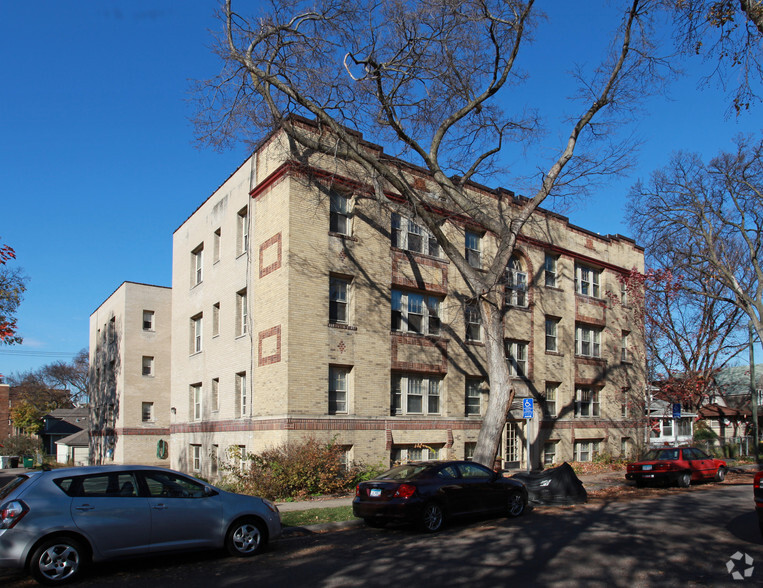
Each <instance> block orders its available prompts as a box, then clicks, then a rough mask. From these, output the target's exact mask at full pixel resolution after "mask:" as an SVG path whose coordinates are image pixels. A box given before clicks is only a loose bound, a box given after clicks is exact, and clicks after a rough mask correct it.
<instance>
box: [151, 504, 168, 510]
mask: <svg viewBox="0 0 763 588" xmlns="http://www.w3.org/2000/svg"><path fill="white" fill-rule="evenodd" d="M153 508H154V510H167V505H166V504H155V505H154V507H153Z"/></svg>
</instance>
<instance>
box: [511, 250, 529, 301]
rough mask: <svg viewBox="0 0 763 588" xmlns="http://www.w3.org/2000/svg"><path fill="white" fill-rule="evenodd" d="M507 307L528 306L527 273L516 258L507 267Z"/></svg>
mask: <svg viewBox="0 0 763 588" xmlns="http://www.w3.org/2000/svg"><path fill="white" fill-rule="evenodd" d="M506 305H507V306H519V307H525V306H527V272H526V271H524V269H523V268H522V264H521V263H520V261H519V259H518V258H516V257H512V258H511V260H510V261H509V265H508V266H507V267H506Z"/></svg>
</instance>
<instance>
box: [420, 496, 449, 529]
mask: <svg viewBox="0 0 763 588" xmlns="http://www.w3.org/2000/svg"><path fill="white" fill-rule="evenodd" d="M444 523H445V513H443V511H442V507H441V506H440V505H439V504H437V503H436V502H428V503H426V504H425V505H424V510H422V511H421V520H420V521H419V527H421V530H422V531H426V532H427V533H435V532H437V531H439V530H440V529H442V526H443V524H444Z"/></svg>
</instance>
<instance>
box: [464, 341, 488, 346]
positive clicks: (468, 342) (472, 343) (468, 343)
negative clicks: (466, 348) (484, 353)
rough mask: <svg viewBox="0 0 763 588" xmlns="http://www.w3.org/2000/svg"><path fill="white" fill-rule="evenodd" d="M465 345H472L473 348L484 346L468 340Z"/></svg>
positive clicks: (478, 342)
mask: <svg viewBox="0 0 763 588" xmlns="http://www.w3.org/2000/svg"><path fill="white" fill-rule="evenodd" d="M466 344H467V345H474V346H475V347H484V346H485V344H484V343H483V342H482V341H470V340H467V341H466Z"/></svg>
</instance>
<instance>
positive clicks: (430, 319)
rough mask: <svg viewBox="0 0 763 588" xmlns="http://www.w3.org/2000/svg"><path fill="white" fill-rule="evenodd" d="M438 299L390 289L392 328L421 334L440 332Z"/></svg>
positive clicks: (437, 333)
mask: <svg viewBox="0 0 763 588" xmlns="http://www.w3.org/2000/svg"><path fill="white" fill-rule="evenodd" d="M440 324H441V322H440V299H439V298H437V297H436V296H426V295H424V294H416V293H414V292H402V291H400V290H392V326H391V328H392V330H393V331H400V332H403V333H421V334H423V335H439V334H440Z"/></svg>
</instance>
